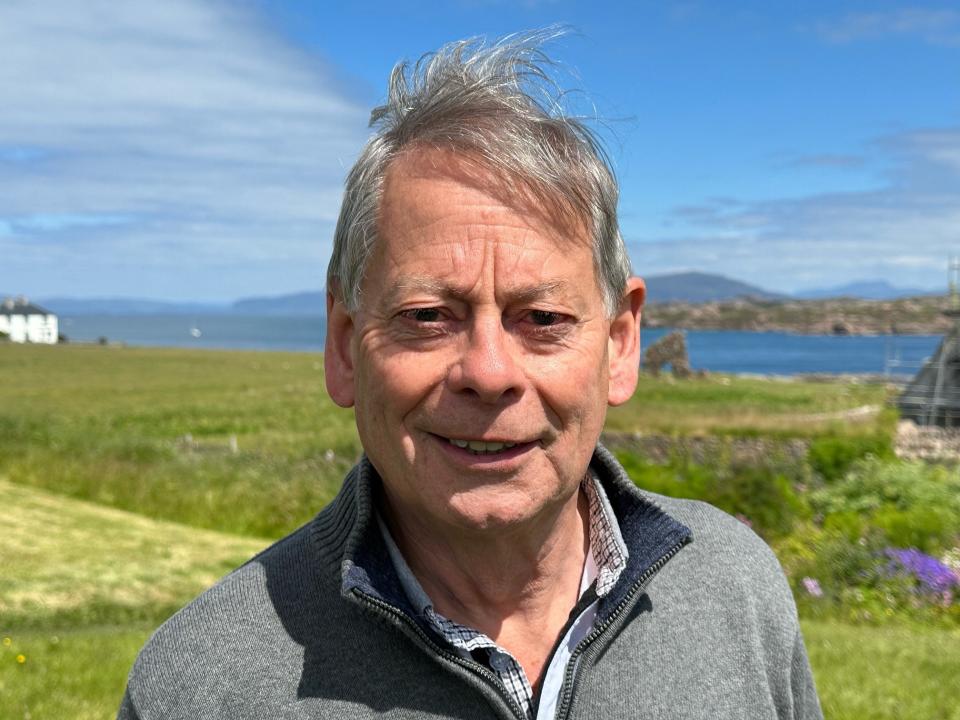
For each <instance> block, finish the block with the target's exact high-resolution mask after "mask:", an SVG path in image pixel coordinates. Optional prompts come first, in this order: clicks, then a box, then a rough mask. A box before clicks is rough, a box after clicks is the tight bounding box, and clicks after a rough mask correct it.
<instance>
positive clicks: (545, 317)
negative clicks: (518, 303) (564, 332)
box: [530, 310, 563, 327]
mask: <svg viewBox="0 0 960 720" xmlns="http://www.w3.org/2000/svg"><path fill="white" fill-rule="evenodd" d="M562 319H563V316H562V315H561V314H560V313H555V312H550V311H549V310H532V311H531V312H530V320H531V322H533V324H534V325H540V326H541V327H545V326H549V325H556V324H557V323H558V322H560V321H561V320H562Z"/></svg>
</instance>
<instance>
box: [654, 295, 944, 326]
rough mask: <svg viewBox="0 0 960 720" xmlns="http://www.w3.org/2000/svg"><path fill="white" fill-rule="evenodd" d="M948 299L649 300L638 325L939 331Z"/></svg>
mask: <svg viewBox="0 0 960 720" xmlns="http://www.w3.org/2000/svg"><path fill="white" fill-rule="evenodd" d="M947 306H948V300H947V298H945V297H943V296H937V295H927V296H921V297H911V298H899V299H897V300H859V299H854V298H831V299H827V300H766V299H759V298H739V299H737V300H726V301H718V302H707V303H686V302H669V303H657V302H656V300H655V299H653V298H651V299H650V302H649V304H648V305H647V307H646V308H645V310H644V314H643V325H644V327H649V328H658V327H669V328H680V329H685V330H746V331H753V332H789V333H797V334H802V335H941V334H943V333H945V332H947V330H949V329H950V327H951V325H952V321H951V320H950V318H948V317H946V316H945V315H944V314H943V310H944V309H946V308H947Z"/></svg>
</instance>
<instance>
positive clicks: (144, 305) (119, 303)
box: [37, 297, 229, 315]
mask: <svg viewBox="0 0 960 720" xmlns="http://www.w3.org/2000/svg"><path fill="white" fill-rule="evenodd" d="M37 304H39V305H41V306H43V307H45V308H47V309H48V310H51V311H53V312H55V313H56V314H57V315H214V314H222V313H225V312H228V311H229V306H228V305H226V304H223V305H218V304H215V303H196V302H192V303H191V302H167V301H164V300H146V299H143V298H65V297H52V298H43V299H41V300H37Z"/></svg>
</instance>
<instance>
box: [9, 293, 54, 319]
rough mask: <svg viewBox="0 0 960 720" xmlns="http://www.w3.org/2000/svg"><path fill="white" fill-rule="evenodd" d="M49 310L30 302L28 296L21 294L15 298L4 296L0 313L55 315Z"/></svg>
mask: <svg viewBox="0 0 960 720" xmlns="http://www.w3.org/2000/svg"><path fill="white" fill-rule="evenodd" d="M53 314H54V313H52V312H50V311H49V310H45V309H44V308H42V307H40V306H39V305H36V304H34V303H32V302H30V301H29V300H28V299H27V298H25V297H23V296H20V297H15V298H4V300H3V302H2V303H0V315H53Z"/></svg>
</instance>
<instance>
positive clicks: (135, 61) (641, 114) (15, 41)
mask: <svg viewBox="0 0 960 720" xmlns="http://www.w3.org/2000/svg"><path fill="white" fill-rule="evenodd" d="M325 5H326V4H325V3H319V2H316V1H315V0H312V1H307V0H233V1H232V2H221V1H219V0H216V1H215V0H164V2H162V3H157V2H153V1H152V0H128V1H125V2H122V3H116V2H108V1H107V0H87V1H85V2H83V3H76V2H72V1H71V0H46V1H45V2H43V3H35V2H30V0H6V1H5V2H4V3H2V4H0V93H2V97H3V106H4V111H3V113H0V189H2V191H0V292H9V293H24V294H28V295H31V296H34V297H50V296H64V295H70V296H77V297H103V296H128V297H149V298H158V299H171V300H207V301H223V300H229V299H233V298H236V297H241V296H249V295H275V294H284V293H288V292H296V291H301V290H308V289H319V288H320V287H321V286H322V282H323V281H322V278H323V275H324V270H325V267H326V260H327V257H328V255H329V249H330V237H331V235H332V230H333V224H334V222H335V219H336V213H337V209H338V203H339V195H340V191H341V186H342V180H343V176H344V174H345V171H346V168H347V167H349V165H350V163H351V162H352V160H353V158H354V157H355V156H356V154H357V152H358V151H359V148H360V147H361V145H362V143H363V141H364V139H365V138H366V136H367V129H366V121H367V117H368V113H369V109H370V107H371V106H372V105H374V104H376V103H377V102H378V100H380V99H381V98H382V96H383V93H384V85H385V81H386V77H387V75H388V73H389V71H390V69H391V67H392V66H393V64H394V63H395V62H396V61H398V60H400V59H411V60H415V59H416V58H417V57H418V56H419V55H420V54H421V53H423V52H425V51H428V50H431V49H434V48H436V47H438V46H439V45H441V44H442V43H444V42H447V41H450V40H454V39H458V38H463V37H469V36H475V35H485V36H488V37H491V38H496V37H498V36H501V35H504V34H507V33H510V32H516V31H521V30H525V29H531V28H536V27H544V26H547V25H551V24H555V23H563V24H566V25H569V26H570V27H571V28H572V30H573V32H572V33H571V34H570V35H569V36H567V37H565V38H562V39H561V40H559V41H557V42H555V43H554V45H553V46H552V47H551V48H550V49H549V51H550V53H551V54H552V55H553V56H554V57H555V58H556V59H557V60H559V61H560V62H561V63H562V65H563V66H564V68H565V69H566V71H567V73H565V75H566V79H565V81H564V82H565V84H567V85H568V86H576V87H579V88H581V89H583V90H585V91H586V95H585V96H584V100H583V101H582V102H583V106H584V107H587V108H590V107H593V108H595V109H596V112H597V114H598V115H599V116H600V117H601V118H603V119H604V124H603V129H602V133H603V135H604V137H605V139H606V140H607V143H608V146H609V149H610V152H611V155H612V157H613V159H614V162H615V166H616V170H617V173H618V176H619V178H620V181H621V189H622V200H621V208H620V211H621V224H622V228H623V233H624V236H625V238H626V239H627V242H628V243H629V246H630V251H631V256H632V258H633V262H634V267H635V270H636V271H637V273H638V274H641V275H654V274H662V273H666V272H677V271H683V270H701V271H706V272H716V273H721V274H724V275H727V276H729V277H733V278H737V279H740V280H744V281H747V282H754V283H757V284H759V285H761V286H764V287H766V288H769V289H772V290H778V291H784V292H790V291H795V290H799V289H804V288H811V287H822V286H830V285H838V284H842V283H845V282H849V281H852V280H859V279H874V278H879V279H885V280H888V281H889V282H891V283H894V284H896V285H900V286H911V287H920V288H929V289H937V288H942V287H943V285H944V284H945V275H946V261H947V256H948V255H949V254H951V253H954V254H958V253H960V6H958V5H957V4H956V3H955V2H951V3H945V2H922V3H909V2H896V3H895V2H882V1H880V0H878V1H875V2H838V1H834V2H816V1H808V2H803V3H787V2H770V1H769V0H767V1H766V2H746V1H740V2H733V1H732V0H731V1H729V2H632V3H626V2H624V3H605V2H599V1H598V2H572V1H570V2H566V1H564V0H557V1H556V2H549V1H546V0H541V1H537V0H527V1H524V0H520V1H517V0H513V1H512V2H507V1H504V2H500V1H498V0H461V1H459V2H458V1H455V0H453V1H451V2H446V3H426V2H407V3H382V2H365V3H349V4H347V3H344V4H343V5H344V6H347V5H349V7H341V8H337V9H328V8H326V7H325Z"/></svg>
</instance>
